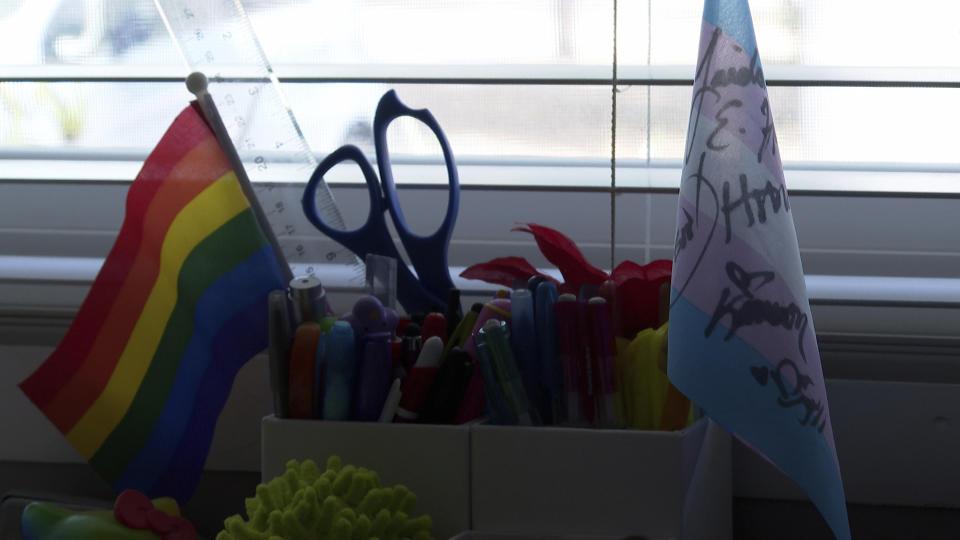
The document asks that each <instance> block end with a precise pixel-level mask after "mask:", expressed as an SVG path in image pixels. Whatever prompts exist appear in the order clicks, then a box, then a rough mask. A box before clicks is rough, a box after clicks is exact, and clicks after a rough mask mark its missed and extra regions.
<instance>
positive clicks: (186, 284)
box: [90, 209, 266, 484]
mask: <svg viewBox="0 0 960 540" xmlns="http://www.w3.org/2000/svg"><path fill="white" fill-rule="evenodd" d="M264 245H266V238H264V236H263V234H262V233H261V232H260V228H259V227H258V225H257V221H256V218H255V217H254V215H253V212H252V211H251V210H249V209H248V210H245V211H243V212H241V213H240V214H238V215H236V216H235V217H233V218H231V219H230V220H229V221H227V222H226V223H224V224H223V226H222V227H220V228H219V229H217V230H216V231H214V232H213V233H212V234H210V235H209V236H207V237H206V238H204V239H203V240H202V241H201V242H199V243H198V244H197V247H196V248H195V249H194V250H193V251H192V252H191V253H190V255H189V256H188V257H187V259H186V260H185V261H184V263H183V267H182V268H181V270H180V274H179V276H178V278H177V281H178V286H177V291H178V294H177V303H176V305H175V306H174V308H173V312H172V313H171V315H170V319H169V321H168V322H167V326H166V328H165V329H164V332H163V338H162V339H161V340H160V344H159V345H158V346H157V351H156V353H155V354H154V356H153V360H152V361H151V362H150V366H149V368H148V369H147V372H146V375H145V376H144V378H143V382H142V383H141V385H140V387H139V388H138V389H137V393H136V395H135V396H134V399H133V402H132V403H131V404H130V408H129V409H127V412H126V414H125V415H124V416H123V419H122V420H121V421H120V423H119V424H118V425H117V427H116V429H114V430H113V432H111V433H110V435H109V436H108V437H107V438H106V440H105V441H104V442H103V445H102V446H100V448H99V449H98V450H97V452H96V453H95V454H94V455H93V457H92V458H91V459H90V464H91V465H93V467H94V468H95V469H97V470H98V471H99V472H100V474H101V475H102V476H103V477H104V478H105V479H106V480H107V481H108V482H110V483H111V484H112V483H114V482H115V481H116V480H117V478H118V477H119V476H120V473H121V472H123V469H124V468H125V467H126V464H127V463H128V462H129V461H130V460H131V459H132V458H133V456H134V455H135V454H136V453H137V452H138V451H139V450H140V448H141V447H142V446H143V444H144V443H146V441H147V439H149V437H150V434H151V433H152V432H153V429H154V425H155V424H156V422H157V419H158V418H159V416H160V413H161V412H162V411H163V407H164V405H165V403H166V401H167V398H168V396H169V395H170V391H171V389H172V388H173V385H174V381H175V380H176V376H177V369H178V367H179V364H180V360H181V358H182V357H183V354H184V352H185V351H186V349H187V346H188V345H189V343H190V340H191V338H192V336H193V333H194V327H195V326H202V325H203V324H205V322H206V321H203V320H195V318H194V315H195V310H196V307H197V303H198V301H199V300H200V297H201V295H203V293H204V291H206V290H207V289H208V288H209V287H210V286H211V285H213V283H214V282H215V281H216V280H217V278H219V277H220V276H221V275H223V274H224V273H226V272H228V271H229V270H230V269H232V268H234V267H236V266H238V265H240V264H241V263H243V261H245V260H246V259H247V258H249V257H250V256H251V255H253V254H254V253H255V252H257V251H258V250H260V248H262V247H263V246H264ZM224 304H225V305H224V306H223V308H224V310H226V311H228V312H229V311H230V309H231V308H233V307H234V306H231V305H229V303H227V302H224ZM173 442H174V441H169V443H173Z"/></svg>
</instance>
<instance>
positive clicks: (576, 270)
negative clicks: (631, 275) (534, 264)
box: [511, 223, 608, 291]
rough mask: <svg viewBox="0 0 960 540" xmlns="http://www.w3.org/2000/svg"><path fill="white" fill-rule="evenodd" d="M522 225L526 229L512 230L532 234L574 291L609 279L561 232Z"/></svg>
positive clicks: (541, 250)
mask: <svg viewBox="0 0 960 540" xmlns="http://www.w3.org/2000/svg"><path fill="white" fill-rule="evenodd" d="M522 225H526V228H524V227H515V228H513V229H511V230H513V231H521V232H528V233H530V234H532V235H533V237H534V239H535V240H536V241H537V247H539V248H540V252H541V253H543V256H544V257H546V258H547V260H548V261H550V262H552V263H553V264H554V265H555V266H556V267H557V269H558V270H560V273H561V274H563V279H564V281H565V282H566V283H568V284H569V285H570V286H571V287H573V289H574V290H577V291H579V290H580V286H581V285H583V284H584V283H593V284H595V285H600V284H601V283H603V282H604V281H605V280H606V279H607V277H608V276H607V273H606V272H604V271H603V270H600V269H599V268H597V267H595V266H593V265H592V264H590V263H589V262H587V260H586V259H585V258H584V257H583V253H581V252H580V249H579V248H577V245H576V244H574V243H573V241H572V240H570V239H569V238H567V237H566V236H564V235H563V233H561V232H560V231H557V230H555V229H551V228H550V227H544V226H543V225H537V224H536V223H522Z"/></svg>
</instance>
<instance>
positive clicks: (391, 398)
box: [377, 377, 403, 424]
mask: <svg viewBox="0 0 960 540" xmlns="http://www.w3.org/2000/svg"><path fill="white" fill-rule="evenodd" d="M400 384H401V383H400V378H399V377H397V378H396V379H394V380H393V383H392V384H390V392H388V393H387V399H386V400H384V402H383V409H382V410H381V411H380V417H379V418H378V419H377V422H380V423H381V424H386V423H389V422H392V421H393V418H394V416H396V414H397V404H399V403H400V398H402V397H403V394H402V392H401V390H400Z"/></svg>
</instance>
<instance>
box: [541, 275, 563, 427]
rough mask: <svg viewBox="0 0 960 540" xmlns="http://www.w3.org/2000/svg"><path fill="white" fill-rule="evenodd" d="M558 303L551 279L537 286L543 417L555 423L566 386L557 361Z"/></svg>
mask: <svg viewBox="0 0 960 540" xmlns="http://www.w3.org/2000/svg"><path fill="white" fill-rule="evenodd" d="M556 303H557V286H556V284H554V283H551V282H549V281H544V282H542V283H540V284H539V285H537V294H536V298H535V304H534V308H535V313H534V321H535V323H536V328H537V354H538V355H539V365H540V382H541V384H542V385H543V390H544V391H543V398H542V400H541V407H540V416H541V417H542V418H543V423H544V424H555V423H557V422H558V421H559V418H560V403H561V402H562V400H561V394H562V392H563V385H562V383H561V377H560V365H559V363H558V361H557V318H556V315H555V314H554V312H553V305H554V304H556Z"/></svg>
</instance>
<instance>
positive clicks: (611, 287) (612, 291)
mask: <svg viewBox="0 0 960 540" xmlns="http://www.w3.org/2000/svg"><path fill="white" fill-rule="evenodd" d="M597 294H598V296H602V297H603V299H604V300H606V301H607V306H609V307H610V324H611V329H612V330H613V336H614V337H615V338H616V337H631V336H621V335H620V334H621V333H622V332H623V326H622V324H621V322H620V298H619V296H618V295H617V282H616V281H614V280H612V279H608V280H606V281H604V282H603V283H602V284H601V285H600V290H599V292H598V293H597ZM667 309H668V310H669V306H668V307H667Z"/></svg>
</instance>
